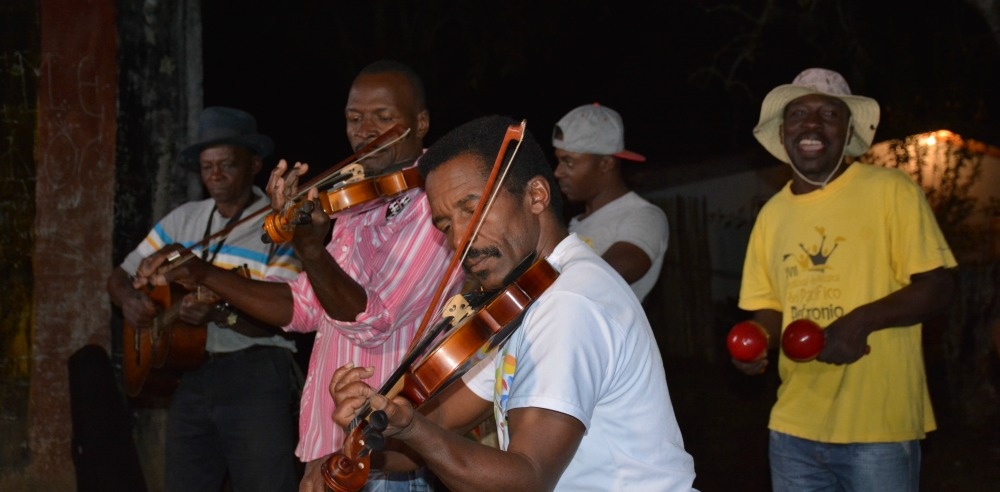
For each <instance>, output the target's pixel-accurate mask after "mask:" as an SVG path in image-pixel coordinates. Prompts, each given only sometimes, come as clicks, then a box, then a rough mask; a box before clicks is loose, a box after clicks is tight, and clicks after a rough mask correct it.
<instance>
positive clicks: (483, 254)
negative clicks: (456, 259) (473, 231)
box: [462, 246, 501, 271]
mask: <svg viewBox="0 0 1000 492" xmlns="http://www.w3.org/2000/svg"><path fill="white" fill-rule="evenodd" d="M500 256H501V255H500V248H497V247H496V246H487V247H485V248H472V249H470V250H469V254H467V255H466V256H465V259H466V260H476V259H479V258H500ZM462 266H463V267H464V268H465V269H466V271H468V269H469V268H468V266H467V265H462Z"/></svg>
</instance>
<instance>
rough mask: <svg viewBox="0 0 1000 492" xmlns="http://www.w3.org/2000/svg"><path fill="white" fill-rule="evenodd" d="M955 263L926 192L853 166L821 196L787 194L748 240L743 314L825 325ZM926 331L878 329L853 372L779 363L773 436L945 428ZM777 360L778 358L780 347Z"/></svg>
mask: <svg viewBox="0 0 1000 492" xmlns="http://www.w3.org/2000/svg"><path fill="white" fill-rule="evenodd" d="M954 266H956V262H955V258H954V256H953V255H952V253H951V249H950V248H949V247H948V244H947V242H946V241H945V238H944V235H943V234H942V233H941V229H940V227H938V224H937V222H936V220H935V219H934V214H933V213H932V211H931V209H930V206H929V205H928V204H927V201H926V198H925V197H924V193H923V190H922V189H920V187H919V186H918V185H917V184H916V183H914V182H913V180H912V179H910V177H909V176H907V175H906V174H904V173H903V172H902V171H899V170H897V169H888V168H882V167H876V166H872V165H867V164H861V163H855V164H853V165H851V166H850V167H848V168H847V170H846V171H845V172H844V174H843V175H841V176H840V177H839V178H837V179H835V180H834V181H833V182H831V183H830V184H829V185H827V186H826V187H825V188H823V189H821V190H816V191H813V192H811V193H807V194H805V195H793V194H792V193H791V190H790V187H789V186H787V185H786V186H785V187H784V188H783V189H782V190H781V191H779V192H778V193H777V194H776V195H775V196H774V197H772V198H771V199H770V200H769V201H768V202H767V203H766V204H765V205H764V207H763V208H762V209H761V211H760V214H759V216H758V217H757V221H756V223H755V224H754V228H753V231H752V232H751V235H750V243H749V246H748V248H747V256H746V260H745V263H744V266H743V279H742V285H741V288H740V301H739V306H740V307H741V308H742V309H745V310H748V311H756V310H759V309H774V310H777V311H780V312H782V313H783V320H782V326H787V325H788V323H790V322H791V321H792V320H795V319H799V318H808V319H811V320H813V321H815V322H817V323H818V324H819V325H820V326H824V327H825V326H826V325H829V324H830V323H831V322H832V321H833V320H835V319H837V318H839V317H841V316H843V315H844V314H846V313H848V312H850V311H851V310H853V309H854V308H856V307H858V306H860V305H863V304H867V303H869V302H872V301H874V300H876V299H880V298H882V297H885V296H887V295H889V294H891V293H893V292H895V291H897V290H899V289H901V288H903V287H904V286H906V285H908V284H909V283H910V276H911V275H913V274H915V273H921V272H926V271H929V270H933V269H935V268H938V267H946V268H951V267H954ZM921 330H922V327H921V325H919V324H918V325H913V326H909V327H905V328H889V329H884V330H878V331H876V332H874V333H872V334H871V335H870V336H869V337H868V345H869V346H870V347H871V353H870V354H869V355H867V356H864V357H862V358H861V359H860V360H858V361H857V362H855V363H853V364H846V365H841V366H837V365H833V364H826V363H823V362H818V361H815V360H813V361H810V362H804V363H798V362H793V361H792V360H790V359H788V358H786V357H785V356H784V354H781V355H780V356H779V361H778V373H779V375H780V376H781V385H780V386H779V388H778V400H777V402H776V403H775V405H774V408H773V409H772V411H771V419H770V423H769V428H770V429H772V430H775V431H778V432H782V433H786V434H790V435H793V436H796V437H800V438H803V439H810V440H814V441H820V442H828V443H856V442H895V441H906V440H912V439H921V438H923V437H924V436H925V434H926V432H928V431H932V430H934V429H935V428H936V426H937V424H936V423H935V420H934V412H933V410H932V408H931V401H930V395H929V394H928V391H927V381H926V376H925V373H924V361H923V349H922V345H921ZM779 352H780V351H779Z"/></svg>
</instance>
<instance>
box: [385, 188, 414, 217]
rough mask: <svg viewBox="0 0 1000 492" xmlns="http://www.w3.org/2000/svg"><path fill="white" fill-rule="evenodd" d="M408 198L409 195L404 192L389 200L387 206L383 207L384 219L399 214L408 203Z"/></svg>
mask: <svg viewBox="0 0 1000 492" xmlns="http://www.w3.org/2000/svg"><path fill="white" fill-rule="evenodd" d="M410 200H411V198H410V195H409V194H406V195H403V196H401V197H399V198H396V199H394V200H392V201H391V202H389V206H388V207H386V209H385V220H389V219H391V218H393V217H395V216H397V215H399V214H400V213H401V212H402V211H403V210H405V209H406V206H407V205H409V204H410Z"/></svg>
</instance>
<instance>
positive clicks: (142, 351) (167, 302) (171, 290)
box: [122, 284, 208, 399]
mask: <svg viewBox="0 0 1000 492" xmlns="http://www.w3.org/2000/svg"><path fill="white" fill-rule="evenodd" d="M187 293H188V291H187V290H186V289H184V288H183V287H181V286H179V285H176V284H171V285H169V286H159V287H156V288H155V289H154V290H153V291H152V292H151V293H150V298H151V299H152V300H153V302H154V303H155V304H156V305H157V307H158V308H159V309H160V314H158V315H157V316H156V318H154V320H153V323H152V326H150V327H148V328H137V327H135V326H132V325H131V324H130V323H128V322H125V324H124V326H123V328H122V372H123V376H124V377H123V379H124V383H125V394H127V395H128V396H129V397H131V398H136V399H156V398H166V397H169V396H170V395H171V394H173V392H174V390H175V389H176V388H177V383H178V381H179V379H180V376H181V374H182V373H183V372H184V371H190V370H193V369H197V368H198V367H199V366H201V364H202V363H204V361H205V340H206V339H207V337H208V327H207V326H205V325H202V326H196V325H189V324H187V323H184V322H182V321H180V320H179V319H178V318H179V311H180V300H181V299H182V298H183V297H184V296H185V295H186V294H187Z"/></svg>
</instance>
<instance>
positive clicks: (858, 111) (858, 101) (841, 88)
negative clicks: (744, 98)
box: [753, 68, 880, 164]
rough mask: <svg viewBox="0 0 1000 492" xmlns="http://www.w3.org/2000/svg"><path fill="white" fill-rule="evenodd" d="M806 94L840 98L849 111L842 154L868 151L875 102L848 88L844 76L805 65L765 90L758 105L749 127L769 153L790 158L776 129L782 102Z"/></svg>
mask: <svg viewBox="0 0 1000 492" xmlns="http://www.w3.org/2000/svg"><path fill="white" fill-rule="evenodd" d="M809 94H822V95H824V96H830V97H835V98H837V99H840V100H841V101H844V103H845V104H847V107H848V108H849V109H850V111H851V132H852V135H851V141H850V142H849V143H848V144H847V147H846V148H845V149H844V154H845V155H849V156H859V155H861V154H864V153H865V152H867V151H868V149H869V148H870V147H871V145H872V140H873V139H874V138H875V129H876V128H877V127H878V122H879V116H880V109H879V105H878V102H877V101H876V100H874V99H872V98H870V97H865V96H856V95H853V94H851V88H850V87H849V86H848V85H847V81H846V80H844V77H843V76H842V75H840V74H839V73H837V72H834V71H833V70H827V69H825V68H809V69H806V70H804V71H802V73H800V74H799V75H798V76H796V77H795V80H793V81H792V83H791V84H785V85H779V86H778V87H775V88H774V89H772V90H771V92H768V93H767V96H765V97H764V102H763V103H761V107H760V121H759V122H758V123H757V126H755V127H754V129H753V135H754V137H756V138H757V141H758V142H760V144H761V145H763V146H764V148H765V149H767V151H768V152H770V153H771V155H773V156H775V157H777V158H778V159H779V160H781V161H782V162H784V163H786V164H791V163H792V160H791V158H789V157H788V152H787V151H785V145H784V143H783V142H782V141H781V136H780V132H779V129H780V128H781V123H782V121H783V120H784V115H785V106H787V105H788V103H790V102H792V101H793V100H795V99H798V98H800V97H802V96H806V95H809Z"/></svg>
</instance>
